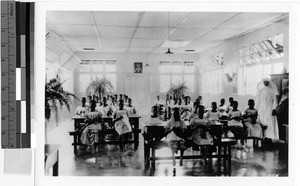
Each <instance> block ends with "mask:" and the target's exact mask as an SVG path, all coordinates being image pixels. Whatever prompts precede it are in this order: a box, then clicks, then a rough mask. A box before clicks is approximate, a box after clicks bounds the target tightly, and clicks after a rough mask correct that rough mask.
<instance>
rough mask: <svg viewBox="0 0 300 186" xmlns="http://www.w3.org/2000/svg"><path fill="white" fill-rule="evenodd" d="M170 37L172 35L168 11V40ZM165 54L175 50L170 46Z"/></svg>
mask: <svg viewBox="0 0 300 186" xmlns="http://www.w3.org/2000/svg"><path fill="white" fill-rule="evenodd" d="M169 37H170V15H169V12H168V41H169ZM165 54H174V53H173V52H171V49H170V48H168V50H167V52H165Z"/></svg>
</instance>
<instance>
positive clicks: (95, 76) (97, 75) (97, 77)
mask: <svg viewBox="0 0 300 186" xmlns="http://www.w3.org/2000/svg"><path fill="white" fill-rule="evenodd" d="M103 77H104V74H92V80H96V79H102V78H103Z"/></svg>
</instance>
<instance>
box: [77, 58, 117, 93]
mask: <svg viewBox="0 0 300 186" xmlns="http://www.w3.org/2000/svg"><path fill="white" fill-rule="evenodd" d="M116 67H117V60H81V63H80V64H79V66H78V73H79V91H80V93H82V94H85V91H86V88H87V86H88V84H89V83H90V82H91V81H92V80H96V79H101V78H107V79H108V80H109V81H110V82H111V84H112V85H113V90H112V92H116V85H117V74H116V70H117V68H116Z"/></svg>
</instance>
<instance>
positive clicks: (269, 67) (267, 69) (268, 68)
mask: <svg viewBox="0 0 300 186" xmlns="http://www.w3.org/2000/svg"><path fill="white" fill-rule="evenodd" d="M270 74H272V65H271V64H266V65H264V66H263V78H266V77H270Z"/></svg>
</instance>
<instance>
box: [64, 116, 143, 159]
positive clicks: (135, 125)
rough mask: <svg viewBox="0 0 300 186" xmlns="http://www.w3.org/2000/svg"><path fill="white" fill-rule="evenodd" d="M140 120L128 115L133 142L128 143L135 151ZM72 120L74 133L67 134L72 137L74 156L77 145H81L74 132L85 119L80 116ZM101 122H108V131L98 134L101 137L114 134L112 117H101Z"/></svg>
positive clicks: (112, 142) (138, 117)
mask: <svg viewBox="0 0 300 186" xmlns="http://www.w3.org/2000/svg"><path fill="white" fill-rule="evenodd" d="M140 118H141V116H140V115H137V114H132V115H129V122H130V124H131V126H132V130H133V132H132V133H133V140H129V141H128V142H131V143H133V144H134V149H135V150H136V149H137V148H138V146H139V133H140V132H141V130H140V128H139V119H140ZM72 119H73V120H74V129H75V131H74V132H69V134H70V135H73V137H74V140H73V144H72V145H73V146H74V154H77V145H79V144H81V143H80V136H78V132H76V130H77V129H78V128H79V127H80V126H81V125H82V124H84V120H85V118H84V117H82V116H80V115H76V116H73V117H72ZM102 119H103V122H104V123H105V122H108V123H109V125H110V127H111V128H110V129H107V130H104V131H100V133H99V134H101V135H106V134H115V133H116V131H115V129H114V126H113V117H112V116H104V117H102ZM118 143H119V141H112V140H110V141H103V142H99V144H118Z"/></svg>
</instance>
